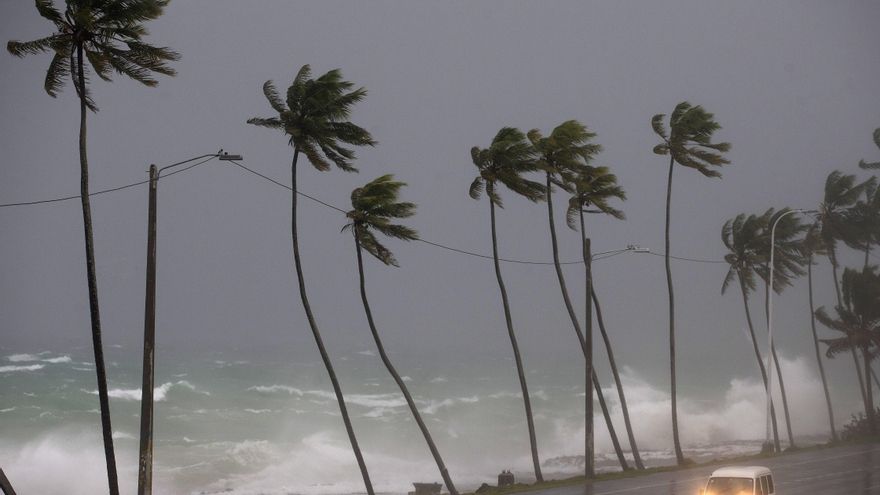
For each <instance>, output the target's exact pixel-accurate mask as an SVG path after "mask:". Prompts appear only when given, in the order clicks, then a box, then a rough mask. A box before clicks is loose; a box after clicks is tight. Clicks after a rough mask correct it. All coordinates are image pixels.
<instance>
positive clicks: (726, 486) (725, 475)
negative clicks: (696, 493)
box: [700, 466, 776, 495]
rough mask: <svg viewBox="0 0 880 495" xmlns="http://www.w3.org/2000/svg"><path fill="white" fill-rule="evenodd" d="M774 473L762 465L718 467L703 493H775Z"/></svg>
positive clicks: (745, 494)
mask: <svg viewBox="0 0 880 495" xmlns="http://www.w3.org/2000/svg"><path fill="white" fill-rule="evenodd" d="M775 493H776V489H775V487H774V486H773V474H772V473H771V472H770V470H769V469H767V468H765V467H762V466H730V467H723V468H720V469H716V470H715V471H713V472H712V476H710V477H709V481H707V482H706V488H705V489H704V490H700V494H701V495H774V494H775Z"/></svg>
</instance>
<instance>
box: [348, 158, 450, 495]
mask: <svg viewBox="0 0 880 495" xmlns="http://www.w3.org/2000/svg"><path fill="white" fill-rule="evenodd" d="M404 185H405V184H404V183H403V182H396V181H395V180H394V176H392V175H383V176H381V177H379V178H377V179H375V180H373V181H371V182H369V183H367V184H366V185H365V186H364V187H359V188H357V189H355V190H354V191H352V192H351V207H352V209H351V211H349V212H348V213H346V215H345V216H346V217H347V218H348V219H349V223H348V224H346V225H345V227H344V228H343V230H351V231H352V232H353V234H354V242H355V248H356V249H357V261H358V275H359V276H360V282H361V300H362V301H363V303H364V311H365V312H366V314H367V323H369V325H370V332H372V334H373V340H374V341H375V342H376V348H378V349H379V356H380V357H381V358H382V363H384V364H385V368H387V369H388V373H390V374H391V377H392V378H394V382H395V383H397V386H398V387H399V388H400V392H401V393H402V394H403V397H404V399H406V404H407V405H408V406H409V410H410V412H412V415H413V418H415V420H416V424H418V426H419V430H421V431H422V435H424V436H425V441H426V442H427V443H428V449H430V451H431V455H432V456H434V461H435V462H436V463H437V468H438V469H439V470H440V476H442V477H443V482H444V483H446V488H447V489H448V490H449V493H450V494H452V495H458V491H457V490H456V489H455V485H454V484H453V483H452V478H450V477H449V473H448V472H447V470H446V465H445V464H444V463H443V458H442V457H440V452H439V451H438V450H437V446H436V445H434V439H433V438H431V433H430V432H429V431H428V427H427V426H425V422H424V421H422V416H421V415H420V414H419V410H418V408H416V403H415V401H413V398H412V395H410V393H409V389H407V387H406V384H405V383H404V382H403V379H402V378H401V377H400V374H398V373H397V370H396V369H395V368H394V365H393V364H391V360H390V359H389V358H388V354H387V353H386V352H385V346H384V345H383V344H382V339H381V338H379V332H378V331H377V330H376V324H375V322H374V321H373V312H372V311H371V310H370V303H369V301H367V289H366V283H365V281H364V261H363V256H362V255H361V250H362V249H364V250H366V251H367V252H368V253H370V254H372V255H373V256H375V257H376V258H377V259H378V260H379V261H381V262H382V263H385V264H386V265H393V266H399V265H398V264H397V260H395V259H394V255H393V254H392V253H391V251H389V250H388V248H386V247H385V246H383V245H382V243H380V242H379V241H378V239H376V236H375V234H374V232H378V233H380V234H384V235H386V236H388V237H393V238H395V239H400V240H404V241H412V240H416V239H418V238H419V237H418V233H417V232H416V231H415V230H413V229H411V228H409V227H405V226H403V225H398V224H394V223H391V222H392V221H393V220H394V219H397V218H407V217H411V216H412V215H413V213H414V212H415V209H416V205H414V204H413V203H404V202H397V193H398V191H399V190H400V188H401V187H403V186H404Z"/></svg>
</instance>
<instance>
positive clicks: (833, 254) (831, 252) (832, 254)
mask: <svg viewBox="0 0 880 495" xmlns="http://www.w3.org/2000/svg"><path fill="white" fill-rule="evenodd" d="M828 260H829V261H830V262H831V274H832V275H833V276H834V291H835V293H836V294H837V305H838V306H840V307H843V298H842V297H841V296H840V277H838V275H837V250H836V249H835V248H834V245H830V246H828ZM850 351H851V352H852V358H853V364H855V367H856V376H858V378H859V391H860V392H861V394H862V401H866V400H868V398H867V397H866V396H865V378H867V376H865V377H862V367H861V366H860V365H859V356H858V354H857V353H856V346H855V345H853V346H851V347H850Z"/></svg>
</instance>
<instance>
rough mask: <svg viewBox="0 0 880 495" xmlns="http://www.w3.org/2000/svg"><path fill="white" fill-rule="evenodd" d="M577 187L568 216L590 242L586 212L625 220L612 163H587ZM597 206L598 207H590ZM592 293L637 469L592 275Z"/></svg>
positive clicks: (638, 463)
mask: <svg viewBox="0 0 880 495" xmlns="http://www.w3.org/2000/svg"><path fill="white" fill-rule="evenodd" d="M568 182H569V183H570V184H571V185H572V186H573V189H574V192H573V193H572V196H571V198H569V200H568V210H567V211H566V214H565V220H566V223H567V224H568V227H569V228H571V229H572V230H577V223H576V222H575V218H577V220H578V221H579V223H580V232H581V239H582V241H583V242H584V243H585V244H586V239H587V231H586V227H585V225H584V213H604V214H606V215H609V216H611V217H613V218H617V219H619V220H623V219H624V218H626V215H624V214H623V212H622V211H620V210H617V209H616V208H613V207H612V206H610V205H609V204H608V202H609V200H611V199H613V198H617V199H619V200H621V201H625V200H626V193H625V192H624V190H623V188H622V187H620V186H618V185H617V176H616V175H614V174H612V173H610V172H609V170H608V167H590V166H587V167H583V168H582V169H580V170H579V171H578V175H577V176H576V177H574V178H572V179H571V180H570V181H568ZM590 207H593V208H595V209H589V208H590ZM589 261H590V260H589V259H587V253H586V251H585V252H584V265H587V263H588V262H589ZM588 283H589V287H590V294H589V295H588V296H587V301H586V305H587V307H589V305H590V299H592V304H593V305H594V306H595V307H596V321H597V322H598V323H599V332H600V333H601V334H602V340H603V342H604V343H605V351H606V352H607V353H608V363H609V364H610V365H611V373H612V374H613V375H614V383H615V384H616V385H617V397H618V399H619V400H620V409H621V412H622V413H623V422H624V425H625V426H626V434H627V436H628V437H629V445H630V450H631V451H632V454H633V461H634V462H635V464H636V469H644V468H645V465H644V463H642V458H641V456H640V455H639V449H638V446H637V445H636V438H635V435H634V434H633V429H632V424H631V423H630V419H629V408H628V407H627V404H626V395H625V394H624V393H623V383H622V382H621V380H620V373H619V372H618V370H617V363H616V362H615V360H614V351H613V350H612V348H611V339H610V338H609V337H608V332H607V331H606V330H605V321H604V319H603V318H602V308H601V306H599V298H598V297H597V296H596V285H595V284H594V283H593V281H592V277H590V280H589V281H588Z"/></svg>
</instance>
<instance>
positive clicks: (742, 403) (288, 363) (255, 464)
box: [0, 346, 827, 495]
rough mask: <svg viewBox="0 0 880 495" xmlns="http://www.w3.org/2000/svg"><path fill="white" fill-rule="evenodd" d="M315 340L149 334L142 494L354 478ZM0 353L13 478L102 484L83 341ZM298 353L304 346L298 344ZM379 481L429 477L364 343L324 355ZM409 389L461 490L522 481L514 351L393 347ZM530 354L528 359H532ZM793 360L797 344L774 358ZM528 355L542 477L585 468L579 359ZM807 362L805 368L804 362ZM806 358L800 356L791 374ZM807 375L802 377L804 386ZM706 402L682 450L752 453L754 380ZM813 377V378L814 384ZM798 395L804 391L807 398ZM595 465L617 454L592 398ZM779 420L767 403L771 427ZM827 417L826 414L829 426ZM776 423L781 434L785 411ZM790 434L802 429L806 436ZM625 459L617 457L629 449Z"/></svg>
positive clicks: (317, 489) (633, 398) (352, 489)
mask: <svg viewBox="0 0 880 495" xmlns="http://www.w3.org/2000/svg"><path fill="white" fill-rule="evenodd" d="M308 351H310V349H300V350H298V352H292V353H291V354H298V355H299V356H300V357H297V358H294V357H288V356H286V355H285V353H284V352H270V353H263V354H260V353H257V354H256V355H255V354H254V353H250V355H246V356H245V355H242V353H238V352H236V351H235V350H225V351H218V350H202V351H192V350H189V351H186V352H184V351H183V350H179V349H159V350H158V354H157V372H156V384H157V386H156V390H155V426H154V429H155V441H154V443H155V450H154V493H157V494H209V493H225V494H233V495H240V494H241V495H243V494H266V495H275V494H278V495H280V494H300V495H325V494H326V495H330V494H333V495H347V494H357V493H363V492H364V487H363V482H362V480H361V477H360V473H359V471H358V469H357V465H356V463H355V459H354V456H353V454H352V452H351V448H350V445H349V443H348V439H347V437H346V435H345V431H344V428H343V425H342V420H341V417H340V414H339V409H338V406H337V403H336V400H335V398H334V395H333V392H332V389H331V388H330V385H329V380H328V378H327V373H326V371H325V370H324V368H323V366H322V365H321V363H320V361H319V360H318V359H317V358H316V357H315V355H314V354H316V353H310V352H308ZM3 352H4V354H3V355H0V467H2V468H3V469H4V471H5V472H6V473H7V476H8V477H9V478H10V481H11V482H12V483H13V486H15V487H17V490H18V491H19V492H20V493H24V494H27V493H36V494H63V495H77V494H94V493H102V492H106V474H105V471H104V457H103V455H104V454H103V448H102V443H101V436H100V419H99V414H98V398H97V386H96V382H95V373H94V365H93V362H92V361H93V360H92V356H91V350H90V349H88V348H79V349H75V350H73V351H70V350H67V351H59V350H39V349H30V350H18V349H16V350H10V349H4V350H3ZM139 353H140V349H139V348H136V347H134V346H133V347H131V348H123V347H121V346H111V347H108V349H107V355H108V375H109V379H110V396H111V413H112V420H113V431H114V433H113V436H114V438H115V446H116V454H117V463H118V466H119V473H120V483H121V489H122V492H123V493H134V492H135V487H136V474H137V473H136V466H137V465H136V460H137V449H138V428H139V414H140V381H141V378H140V362H141V361H140V354H139ZM303 356H305V357H303ZM331 357H332V358H334V360H335V362H334V365H335V366H336V368H337V372H338V374H339V376H340V380H341V383H342V387H343V390H344V392H345V395H346V399H347V404H348V407H349V412H350V413H351V416H352V419H353V422H354V428H355V431H356V434H357V436H358V441H359V442H360V444H361V447H362V450H363V452H364V456H365V459H366V463H367V467H368V469H369V471H370V475H371V477H372V480H373V484H374V487H375V489H376V491H377V492H381V493H387V494H394V495H396V494H405V493H406V492H407V491H411V490H412V483H413V482H440V481H441V478H440V476H439V473H438V471H437V468H436V465H435V464H434V462H433V460H432V458H431V457H430V454H429V452H428V449H427V447H426V445H425V442H424V440H423V438H422V436H421V433H420V432H419V430H418V429H417V427H416V425H415V422H414V421H413V420H412V418H411V417H410V415H409V411H408V409H407V408H406V404H405V402H404V400H403V397H402V395H401V394H400V393H399V392H398V391H397V389H396V386H395V385H394V383H393V382H392V381H391V379H390V378H389V377H388V375H387V373H385V370H384V368H383V367H382V365H381V362H380V361H379V359H378V357H377V356H376V354H375V352H374V351H373V350H371V349H356V350H351V351H350V352H346V353H341V354H340V355H335V356H331ZM391 357H392V359H393V360H395V361H396V365H397V367H398V370H399V371H400V372H401V374H403V375H405V376H406V378H405V381H406V383H407V385H408V386H409V387H410V390H411V392H412V394H413V396H414V398H415V400H416V401H417V403H418V406H419V409H420V411H421V412H422V414H423V416H424V418H425V420H426V423H427V424H428V428H429V429H430V431H431V433H432V435H433V437H434V439H435V441H436V443H437V446H438V448H439V450H440V453H441V455H442V456H443V457H444V460H445V462H446V464H447V466H448V468H449V472H450V474H451V476H452V478H453V480H454V481H455V483H456V485H457V487H458V488H459V489H460V490H472V489H475V488H476V487H478V486H479V485H480V484H482V483H489V484H495V483H496V481H497V475H498V473H500V472H501V471H502V470H512V471H513V473H514V474H515V475H516V477H517V480H518V481H530V480H532V476H533V474H532V472H531V458H530V455H529V447H528V436H527V431H526V425H525V420H524V412H523V405H522V400H521V395H520V393H519V385H518V381H517V379H516V372H515V367H514V364H513V360H512V358H497V359H489V358H485V359H465V358H461V359H458V360H456V359H455V358H450V359H446V358H444V359H417V358H414V357H412V356H409V357H408V356H395V355H392V356H391ZM527 364H528V363H527ZM783 364H784V365H785V366H786V368H787V371H791V372H792V373H798V372H799V371H798V366H800V367H806V366H807V365H806V363H805V362H804V361H803V360H802V359H801V360H798V359H795V360H792V361H786V362H784V363H783ZM565 369H568V370H569V371H567V372H563V371H560V370H557V371H552V370H549V371H548V370H541V369H538V368H529V369H528V380H529V386H530V395H531V397H532V404H533V409H534V413H535V422H536V428H537V438H538V446H539V452H540V456H541V461H542V465H543V471H544V474H545V478H564V477H569V476H574V475H577V474H579V473H581V472H582V470H583V455H582V454H583V445H584V416H583V413H584V392H583V373H571V371H570V370H571V369H576V368H572V367H568V368H565ZM804 369H806V368H804ZM804 373H806V371H804ZM604 380H605V382H604V383H603V385H604V387H605V388H604V390H605V396H606V399H607V400H608V403H609V406H610V407H611V409H612V412H613V415H614V421H615V426H617V431H618V435H619V436H620V440H621V442H622V444H623V445H624V446H626V449H627V450H628V443H627V441H626V433H625V430H624V427H623V421H622V418H621V414H620V407H619V403H618V400H617V394H616V391H615V390H614V389H613V388H612V387H611V385H612V382H611V380H610V373H605V377H604ZM624 383H625V385H626V392H627V399H628V403H629V408H630V413H631V415H632V421H633V423H634V428H635V432H636V439H637V441H638V442H639V447H640V450H641V455H642V458H643V460H644V461H645V462H646V464H648V465H649V466H652V465H663V464H671V463H673V462H674V455H673V452H672V448H671V447H672V441H671V433H670V431H669V429H670V427H669V411H668V409H669V399H668V393H667V392H666V391H664V390H660V389H659V388H657V387H655V386H652V385H650V384H649V383H648V381H646V380H643V379H641V378H640V377H639V376H638V373H636V372H634V371H633V370H631V369H629V368H625V369H624ZM813 385H815V383H814V382H812V381H811V380H805V385H804V387H803V388H804V390H808V389H809V387H812V386H813ZM725 387H726V388H725V389H724V390H723V391H721V393H715V394H708V396H709V397H714V398H712V399H700V398H699V397H696V396H687V395H680V396H679V408H680V418H679V421H680V423H681V425H682V441H683V444H684V448H685V454H686V456H688V457H690V458H692V459H694V460H697V461H703V460H709V459H713V458H721V457H730V456H736V455H743V454H750V453H755V452H758V451H759V450H760V446H761V441H762V438H763V435H764V422H763V421H764V412H763V407H764V406H763V404H764V403H763V394H762V387H761V386H760V385H759V384H758V383H757V382H755V381H754V380H748V379H736V378H734V379H732V380H731V381H730V382H729V383H727V384H725ZM792 389H793V390H794V391H793V392H792V393H793V394H794V395H795V396H794V397H792V398H791V399H790V400H791V401H792V402H793V403H795V404H796V405H797V406H798V407H799V408H800V409H799V410H800V411H802V413H801V414H800V418H801V421H807V420H806V419H804V418H806V417H807V416H808V415H809V414H806V413H805V411H810V414H813V415H816V416H817V419H816V420H815V421H813V422H811V423H808V424H806V425H805V424H804V423H803V422H802V423H801V428H799V429H798V433H799V435H800V436H801V437H802V438H804V439H806V440H805V441H806V442H819V441H823V440H824V439H825V438H824V436H823V435H822V432H823V423H822V421H821V419H820V418H821V414H819V413H820V412H821V406H822V403H817V402H816V401H815V400H816V399H815V397H813V396H814V395H815V394H813V393H812V392H804V393H801V392H799V390H800V389H799V388H798V386H797V384H795V385H793V386H792ZM809 390H811V389H809ZM802 395H803V397H802ZM595 414H596V432H597V433H596V435H597V436H596V467H597V469H598V470H599V471H614V470H618V469H620V466H619V464H618V462H617V458H616V456H615V455H614V452H613V450H612V448H611V442H610V440H609V437H608V434H607V431H606V429H605V424H604V421H603V419H602V415H601V411H600V410H599V408H598V404H597V406H596V412H595ZM782 424H784V423H783V422H782V418H780V425H782ZM826 425H827V423H826ZM780 434H783V429H782V426H780ZM801 443H803V442H801ZM627 455H628V456H629V459H630V461H631V460H632V456H631V455H629V453H628V454H627Z"/></svg>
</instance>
